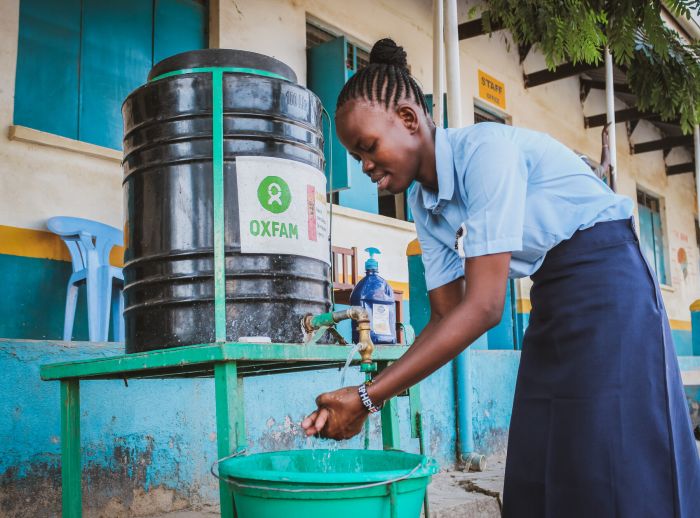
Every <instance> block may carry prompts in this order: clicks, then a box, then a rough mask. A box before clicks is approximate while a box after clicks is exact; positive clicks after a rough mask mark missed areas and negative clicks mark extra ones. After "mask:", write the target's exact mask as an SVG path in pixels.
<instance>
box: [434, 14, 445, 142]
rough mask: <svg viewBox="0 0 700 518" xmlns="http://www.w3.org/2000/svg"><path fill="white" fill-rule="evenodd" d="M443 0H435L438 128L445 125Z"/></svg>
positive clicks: (435, 73)
mask: <svg viewBox="0 0 700 518" xmlns="http://www.w3.org/2000/svg"><path fill="white" fill-rule="evenodd" d="M442 2H443V0H433V122H435V125H436V126H437V127H438V128H442V127H444V126H445V121H444V120H443V116H442V115H443V113H444V112H445V109H444V108H443V92H444V90H445V85H444V83H443V80H442V77H443V74H444V73H445V54H444V48H445V44H444V41H445V40H444V33H445V30H444V27H445V24H444V20H443V16H444V14H443V8H442V7H443V6H442Z"/></svg>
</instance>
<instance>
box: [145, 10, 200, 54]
mask: <svg viewBox="0 0 700 518" xmlns="http://www.w3.org/2000/svg"><path fill="white" fill-rule="evenodd" d="M154 14H155V18H154V23H153V63H154V64H155V63H158V62H159V61H161V60H163V59H165V58H167V57H170V56H173V55H175V54H179V53H180V52H187V51H188V50H198V49H205V48H207V47H208V42H207V36H208V33H209V31H208V26H209V14H208V10H207V7H206V5H205V3H204V2H202V1H199V0H155V5H154Z"/></svg>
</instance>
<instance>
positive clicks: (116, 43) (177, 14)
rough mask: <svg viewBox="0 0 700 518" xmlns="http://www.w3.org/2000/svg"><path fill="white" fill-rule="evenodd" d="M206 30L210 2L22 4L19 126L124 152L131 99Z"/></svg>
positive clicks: (197, 44) (200, 41) (201, 42)
mask: <svg viewBox="0 0 700 518" xmlns="http://www.w3.org/2000/svg"><path fill="white" fill-rule="evenodd" d="M207 26H208V8H207V3H206V1H204V0H120V1H119V2H114V1H108V0H64V1H62V2H61V5H60V8H59V7H57V4H56V2H55V1H54V0H21V3H20V16H19V41H18V50H17V79H16V83H15V105H14V123H15V124H17V125H22V126H28V127H30V128H34V129H37V130H41V131H46V132H49V133H53V134H56V135H62V136H64V137H68V138H72V139H76V140H82V141H84V142H90V143H92V144H97V145H100V146H106V147H110V148H113V149H121V148H122V132H123V126H122V117H121V105H122V102H123V101H124V99H125V98H126V96H127V95H128V94H129V93H130V92H131V91H132V90H134V89H135V88H137V87H138V86H140V85H141V84H143V83H144V82H145V81H146V77H147V76H148V71H149V70H150V69H151V67H152V66H153V65H154V64H155V63H157V62H158V61H160V60H162V59H164V58H166V57H168V56H171V55H173V54H177V53H179V52H184V51H187V50H193V49H201V48H206V46H207Z"/></svg>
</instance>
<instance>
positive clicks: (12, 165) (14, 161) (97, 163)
mask: <svg viewBox="0 0 700 518" xmlns="http://www.w3.org/2000/svg"><path fill="white" fill-rule="evenodd" d="M18 28H19V0H3V1H2V2H0V225H7V226H16V227H22V228H37V229H43V228H45V221H46V219H48V218H50V217H51V216H59V215H60V216H79V217H85V218H90V219H94V220H98V221H101V222H103V223H107V224H109V225H112V226H115V227H117V228H121V227H122V224H123V222H122V187H121V179H122V168H121V166H120V165H119V163H117V162H116V161H114V160H113V159H106V158H97V157H93V156H88V155H85V154H83V153H78V152H73V151H67V150H62V149H56V148H51V147H46V146H41V145H37V144H29V143H25V142H19V141H16V140H12V141H11V140H10V139H9V138H8V132H9V128H10V126H12V124H13V122H12V113H13V107H14V87H15V66H16V62H17V36H18Z"/></svg>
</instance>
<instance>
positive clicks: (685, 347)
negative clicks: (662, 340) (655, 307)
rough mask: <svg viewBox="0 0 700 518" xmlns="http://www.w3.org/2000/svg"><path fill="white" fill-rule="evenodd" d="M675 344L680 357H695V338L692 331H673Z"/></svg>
mask: <svg viewBox="0 0 700 518" xmlns="http://www.w3.org/2000/svg"><path fill="white" fill-rule="evenodd" d="M671 335H672V336H673V344H674V345H675V346H676V354H678V356H692V355H693V336H692V333H691V332H690V331H686V330H684V329H672V330H671Z"/></svg>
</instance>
